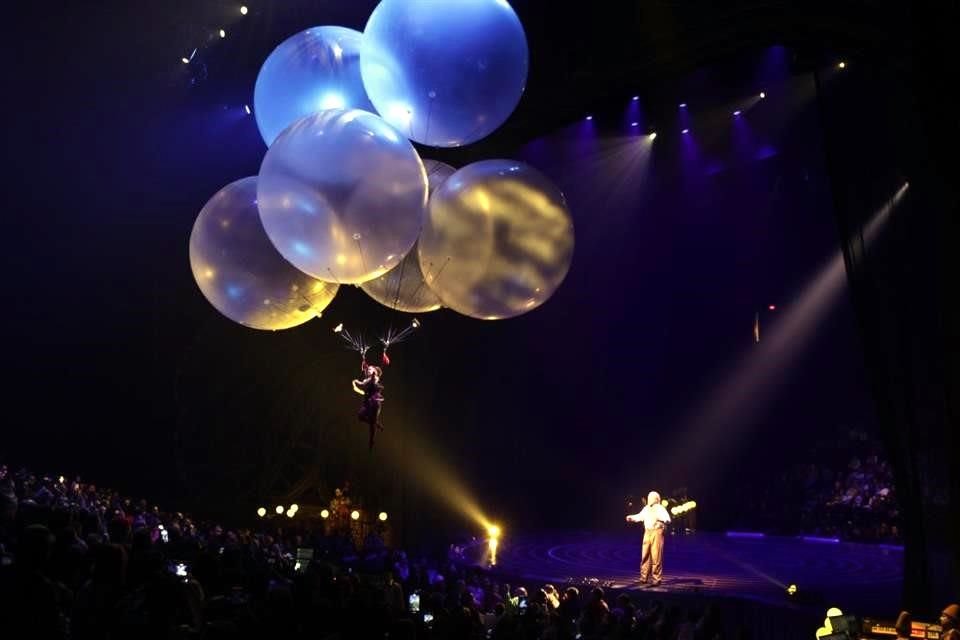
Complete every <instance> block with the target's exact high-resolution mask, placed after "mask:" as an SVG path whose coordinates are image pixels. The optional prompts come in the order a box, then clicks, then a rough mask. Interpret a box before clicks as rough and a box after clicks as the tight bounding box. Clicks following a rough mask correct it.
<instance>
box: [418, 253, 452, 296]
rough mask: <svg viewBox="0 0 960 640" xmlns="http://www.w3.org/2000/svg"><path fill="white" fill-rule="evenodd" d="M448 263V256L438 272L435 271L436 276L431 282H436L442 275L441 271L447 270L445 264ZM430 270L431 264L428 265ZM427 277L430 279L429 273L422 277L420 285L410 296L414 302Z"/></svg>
mask: <svg viewBox="0 0 960 640" xmlns="http://www.w3.org/2000/svg"><path fill="white" fill-rule="evenodd" d="M449 263H450V256H447V259H446V260H444V261H443V266H442V267H440V270H439V271H437V275H436V276H434V277H433V280H436V279H438V278H439V277H440V274H441V273H443V270H444V269H446V268H447V264H449ZM430 269H431V270H433V263H432V262H431V263H430ZM429 277H430V273H429V272H428V273H427V274H426V275H424V276H423V280H422V281H421V282H420V284H419V285H417V288H416V289H415V290H414V292H413V296H412V297H413V299H414V300H417V299H418V298H417V296H418V295H419V294H420V289H422V288H423V286H424V285H425V284H427V278H429Z"/></svg>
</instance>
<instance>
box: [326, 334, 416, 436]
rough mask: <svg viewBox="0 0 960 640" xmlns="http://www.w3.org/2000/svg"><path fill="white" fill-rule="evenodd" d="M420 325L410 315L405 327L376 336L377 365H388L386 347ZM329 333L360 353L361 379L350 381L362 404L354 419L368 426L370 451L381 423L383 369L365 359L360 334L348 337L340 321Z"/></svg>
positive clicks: (364, 348)
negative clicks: (410, 318) (408, 324)
mask: <svg viewBox="0 0 960 640" xmlns="http://www.w3.org/2000/svg"><path fill="white" fill-rule="evenodd" d="M419 327H420V322H419V321H418V320H417V319H416V318H414V320H413V322H412V323H411V324H410V326H409V327H407V328H405V329H403V330H401V331H394V330H393V329H392V328H391V329H389V330H388V331H387V333H386V334H385V335H384V336H383V337H381V338H380V342H381V344H382V345H383V351H382V352H381V354H380V364H381V365H382V366H383V367H386V366H389V365H390V356H388V355H387V349H389V348H390V345H391V344H396V343H398V342H403V341H404V340H405V339H406V338H407V337H408V336H410V335H411V334H412V333H413V331H415V330H416V329H418V328H419ZM333 332H334V333H336V334H338V335H339V336H340V337H341V338H343V339H344V341H346V342H347V344H349V345H350V348H351V349H353V350H355V351H358V352H359V353H360V373H361V376H362V377H361V378H360V379H358V380H353V381H352V386H353V390H354V392H356V393H358V394H360V395H362V396H363V404H361V405H360V411H359V412H358V413H357V418H358V419H359V420H360V422H363V423H364V424H366V425H367V426H368V427H369V428H370V445H369V446H370V450H371V451H372V450H373V440H374V437H375V436H376V434H377V431H383V423H382V422H381V421H380V414H381V412H382V410H383V385H382V384H381V383H380V381H381V379H383V369H382V368H381V367H379V366H377V365H374V364H371V363H369V362H367V351H368V350H369V347H368V346H367V344H366V343H365V342H364V339H363V336H362V335H359V334H358V335H357V336H352V335H350V332H349V331H347V330H346V329H344V328H343V323H341V324H338V325H337V326H336V327H334V329H333Z"/></svg>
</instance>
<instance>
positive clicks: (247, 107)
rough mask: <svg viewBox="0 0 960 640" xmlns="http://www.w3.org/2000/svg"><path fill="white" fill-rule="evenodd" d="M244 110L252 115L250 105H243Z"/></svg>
mask: <svg viewBox="0 0 960 640" xmlns="http://www.w3.org/2000/svg"><path fill="white" fill-rule="evenodd" d="M243 110H244V111H246V112H247V115H250V113H251V111H250V105H248V104H245V105H243Z"/></svg>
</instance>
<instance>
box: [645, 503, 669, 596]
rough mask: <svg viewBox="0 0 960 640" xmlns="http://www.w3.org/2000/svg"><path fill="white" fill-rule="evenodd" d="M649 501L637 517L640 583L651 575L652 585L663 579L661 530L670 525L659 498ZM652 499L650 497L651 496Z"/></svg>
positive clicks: (665, 510)
mask: <svg viewBox="0 0 960 640" xmlns="http://www.w3.org/2000/svg"><path fill="white" fill-rule="evenodd" d="M651 493H652V494H653V495H656V499H655V500H649V499H648V501H647V502H648V504H647V506H645V507H644V508H643V509H642V510H641V511H640V513H639V514H637V516H638V517H639V520H640V522H642V523H643V549H642V551H641V554H640V582H647V581H648V580H649V579H650V577H651V575H652V577H653V584H655V585H657V584H660V581H661V580H662V579H663V530H664V527H666V525H668V524H670V514H669V513H668V512H667V509H666V507H664V506H663V505H662V504H660V496H659V495H657V494H655V492H651ZM651 497H652V496H651Z"/></svg>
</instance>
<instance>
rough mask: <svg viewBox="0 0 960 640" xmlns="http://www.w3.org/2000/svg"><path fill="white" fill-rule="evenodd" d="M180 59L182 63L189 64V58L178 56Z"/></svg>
mask: <svg viewBox="0 0 960 640" xmlns="http://www.w3.org/2000/svg"><path fill="white" fill-rule="evenodd" d="M180 60H181V61H182V62H183V64H190V59H189V58H180Z"/></svg>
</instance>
